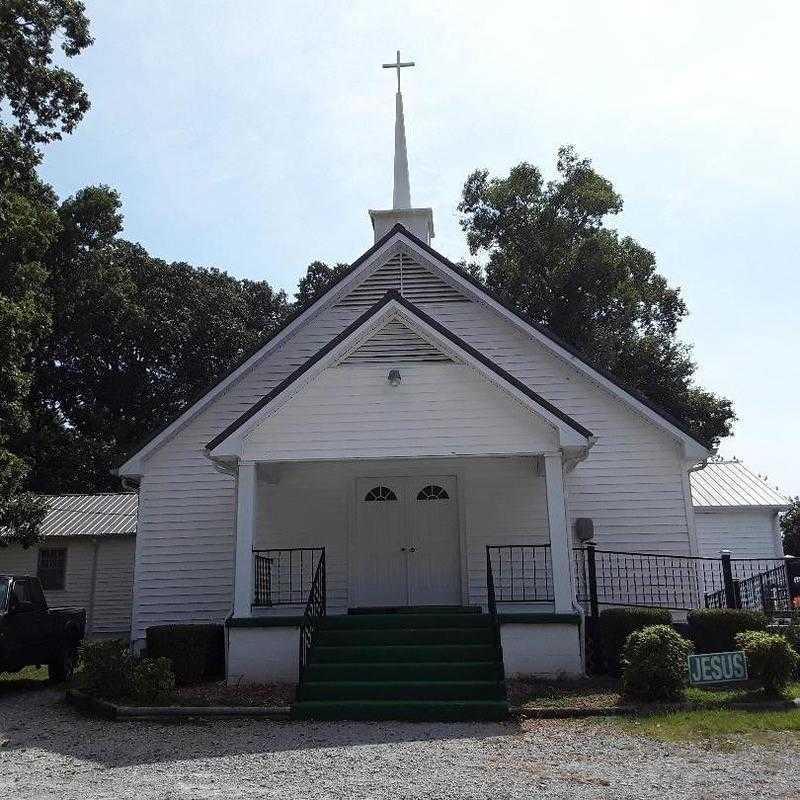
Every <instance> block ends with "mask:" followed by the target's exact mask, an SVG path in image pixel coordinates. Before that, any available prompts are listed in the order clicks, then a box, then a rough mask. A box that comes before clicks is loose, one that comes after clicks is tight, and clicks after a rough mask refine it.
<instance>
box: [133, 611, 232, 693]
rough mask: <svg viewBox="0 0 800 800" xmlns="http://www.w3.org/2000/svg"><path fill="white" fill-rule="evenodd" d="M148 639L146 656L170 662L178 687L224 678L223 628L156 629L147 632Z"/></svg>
mask: <svg viewBox="0 0 800 800" xmlns="http://www.w3.org/2000/svg"><path fill="white" fill-rule="evenodd" d="M146 636H147V655H148V656H150V657H152V658H167V659H169V660H170V662H171V663H172V671H173V672H174V673H175V683H176V684H178V686H188V685H191V684H193V683H200V682H202V681H204V680H213V679H216V678H221V677H223V676H224V674H225V633H224V630H223V628H222V625H156V626H154V627H152V628H148V629H147V633H146Z"/></svg>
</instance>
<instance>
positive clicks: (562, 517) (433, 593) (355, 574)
mask: <svg viewBox="0 0 800 800" xmlns="http://www.w3.org/2000/svg"><path fill="white" fill-rule="evenodd" d="M393 66H397V67H398V78H399V66H400V64H399V54H398V65H393ZM396 103H397V108H396V113H397V119H396V128H395V155H394V197H393V204H392V208H390V209H386V210H372V211H370V212H369V215H370V218H371V222H372V229H373V234H374V239H373V244H372V246H370V247H369V249H367V250H366V252H364V253H363V254H362V255H360V256H359V257H358V258H357V259H356V260H355V261H354V262H353V263H352V265H351V267H350V268H349V270H348V271H347V272H346V273H345V274H344V276H343V277H342V278H341V279H340V280H338V281H337V282H336V283H335V284H334V285H333V286H331V287H330V288H329V289H328V290H327V291H326V292H325V293H324V294H323V295H322V296H321V297H319V298H317V299H316V300H315V301H314V302H312V303H311V304H310V305H308V306H307V307H305V308H302V309H301V310H300V311H298V313H296V314H295V316H294V317H293V318H292V319H291V320H290V321H288V322H287V324H285V325H284V327H283V328H282V329H281V330H279V331H278V332H277V333H275V334H274V335H272V336H271V337H270V338H269V339H268V340H267V341H265V342H264V343H263V345H262V346H261V347H260V349H258V351H257V352H255V353H253V354H252V355H251V356H250V357H249V358H247V360H246V361H244V363H242V364H241V365H239V366H238V367H237V368H236V369H234V370H233V371H232V372H230V374H228V375H227V376H225V377H224V378H222V379H221V380H220V381H219V382H218V383H217V384H216V385H215V386H213V387H212V388H210V389H209V390H208V391H207V393H206V394H205V395H204V396H203V397H202V398H201V399H200V400H198V401H197V402H195V403H194V404H193V405H191V407H189V408H187V409H185V410H184V411H183V413H182V414H181V415H180V416H179V417H178V418H177V419H175V420H174V421H173V422H172V423H171V424H170V425H168V426H167V427H166V428H165V429H163V430H161V431H160V432H158V433H157V434H156V435H154V436H153V437H152V438H151V439H150V440H149V441H148V442H147V443H146V444H145V445H144V446H143V447H142V448H141V449H140V450H139V451H138V452H136V453H135V454H134V455H133V456H132V457H131V458H130V459H129V460H128V461H126V462H125V464H123V465H122V466H121V467H120V468H119V470H118V474H119V475H120V476H122V477H124V478H126V479H128V480H131V481H134V482H137V483H138V484H139V495H140V497H139V520H138V533H137V538H136V565H135V585H134V600H133V622H132V638H133V640H134V641H137V642H140V641H141V640H142V639H143V637H144V635H145V630H146V629H147V627H148V626H151V625H156V624H164V623H173V622H208V621H213V622H223V621H224V622H225V623H226V626H227V634H228V636H227V643H228V644H227V646H228V653H227V670H228V676H229V678H230V679H232V680H242V679H243V680H245V681H296V680H297V679H298V675H299V670H300V669H303V670H309V674H308V675H306V676H305V678H304V680H307V681H309V684H313V683H314V682H315V681H317V682H319V685H322V684H324V683H326V682H327V683H330V681H332V680H334V675H336V676H338V677H336V678H335V679H336V680H344V681H345V682H346V683H347V685H348V686H349V687H350V689H348V691H350V692H351V694H345V695H344V696H345V697H347V698H349V699H350V700H353V701H354V702H355V700H356V699H358V698H362V699H364V698H367V701H368V702H372V700H374V699H375V697H374V696H373V695H369V693H368V692H367V690H366V689H364V688H363V682H364V681H366V680H368V679H369V676H374V675H383V676H384V677H386V679H387V680H389V679H391V680H400V679H401V678H402V673H403V671H404V670H403V665H404V664H409V665H412V666H410V667H409V669H412V667H414V668H418V669H420V670H421V672H420V673H419V674H423V673H424V672H425V670H423V669H422V668H421V667H420V663H422V662H424V663H428V664H429V665H432V666H431V668H430V669H429V670H428V671H429V672H437V670H438V673H437V674H441V675H452V676H456V673H458V667H463V669H462V671H461V673H459V675H461V677H462V678H463V677H464V670H466V671H467V672H469V669H467V667H469V665H470V664H474V665H480V664H483V665H484V666H483V668H482V669H481V668H479V667H478V666H476V667H475V669H474V670H473V671H472V672H469V675H470V676H471V677H474V678H475V681H473V682H474V683H476V684H477V683H480V682H481V681H483V682H484V683H485V679H486V678H487V675H488V676H489V680H494V677H492V676H496V675H497V674H498V673H497V671H496V670H495V671H494V672H493V671H492V670H491V669H490V668H489V667H488V666H487V665H488V664H490V662H493V661H497V660H498V659H500V660H501V662H502V664H501V667H500V672H499V674H500V675H502V674H503V672H504V673H505V675H514V674H538V675H550V676H554V675H563V674H579V673H582V671H583V669H584V661H583V659H584V653H583V645H582V636H581V622H582V614H583V611H582V608H581V606H580V605H579V604H578V603H577V602H576V580H577V578H576V574H575V573H576V569H575V559H574V555H573V548H574V546H575V544H576V542H577V539H576V534H575V521H576V520H578V519H588V520H591V521H592V524H593V528H594V538H595V541H596V543H597V545H598V547H607V548H609V549H613V550H621V551H645V552H649V553H671V554H685V555H697V554H698V543H697V536H696V523H695V515H694V512H693V507H692V498H691V492H690V482H689V473H690V470H692V469H693V468H694V467H697V466H698V465H700V464H702V463H703V462H704V461H705V460H706V459H708V458H709V456H710V455H711V453H710V452H709V450H708V449H707V448H706V447H705V446H704V445H703V443H701V442H700V441H698V440H697V439H696V438H695V437H694V436H693V435H692V434H691V432H690V431H689V430H688V429H687V428H686V427H685V426H683V425H682V424H681V423H680V421H679V420H676V419H674V418H673V417H671V416H670V415H669V414H667V413H666V412H665V411H663V410H662V409H660V408H659V407H658V406H657V405H656V404H654V403H653V402H650V401H649V400H648V399H646V398H644V397H642V396H641V395H639V394H637V393H636V392H635V391H633V390H631V389H629V388H626V387H625V386H624V385H622V383H621V382H620V381H619V380H617V379H616V378H615V377H614V376H613V375H610V374H607V373H605V372H603V371H601V370H599V369H597V368H596V367H594V366H592V364H591V363H589V362H588V361H587V360H586V359H585V358H584V357H582V356H581V354H580V353H578V352H576V351H575V350H574V349H573V348H571V347H570V346H569V345H568V344H567V343H565V342H564V341H561V340H559V339H558V338H557V337H556V336H555V335H554V334H552V333H551V332H549V331H548V330H546V329H545V328H543V327H542V326H540V325H537V324H535V323H533V322H531V321H530V320H527V319H525V318H523V317H521V316H520V315H519V314H518V313H516V312H515V311H514V309H512V308H509V307H508V306H506V305H504V304H503V303H502V302H500V301H499V300H498V299H497V298H496V297H493V296H492V295H491V294H489V293H487V291H486V289H485V288H484V287H483V286H481V285H480V284H479V283H478V282H476V281H475V280H474V279H472V278H471V277H470V276H469V275H467V274H465V273H464V272H463V271H462V270H460V269H459V268H457V267H456V266H455V265H453V264H452V263H451V262H450V261H448V260H447V258H446V257H445V256H444V255H442V254H440V253H438V252H437V251H436V250H435V249H433V248H432V246H431V240H432V239H433V236H434V225H433V212H432V210H431V209H430V208H426V207H419V206H413V205H412V203H411V196H410V189H409V174H408V164H407V157H406V142H405V127H404V119H403V106H402V96H401V94H400V91H399V81H398V92H397V95H396ZM583 524H585V523H583ZM487 548H489V549H487ZM487 555H488V558H487ZM487 561H488V562H489V563H490V564H491V567H492V569H491V570H489V569H487ZM514 570H516V575H515V576H512V577H511V578H509V574H510V573H511V572H513V571H514ZM509 580H512V581H517V582H519V581H522V583H524V584H525V585H524V586H523V594H522V601H523V602H514V603H510V602H508V603H507V602H504V587H505V586H506V584H507V582H508V581H509ZM492 584H494V585H492ZM515 599H516V600H517V601H519V599H520V598H519V597H516V598H515ZM489 611H492V612H495V613H494V614H493V615H492V616H491V619H489V614H488V613H487V612H489ZM304 613H306V623H305V627H303V624H304V623H303V615H304ZM426 614H427V615H428V616H426ZM321 620H324V622H321ZM406 620H407V621H406ZM479 620H480V622H479ZM395 621H396V622H395ZM492 624H495V626H496V627H495V628H492ZM473 628H474V630H473ZM493 630H497V631H499V636H498V637H495V636H494V635H493V634H492V631H493ZM381 631H383V633H381ZM426 631H427V633H426ZM459 631H462V632H463V633H464V635H463V636H462V635H461V634H459ZM470 631H472V633H469V632H470ZM476 631H477V633H476ZM467 634H469V635H467ZM473 634H474V635H473ZM315 636H316V639H315ZM303 637H305V640H303V641H301V639H303ZM415 647H416V648H417V649H418V651H419V652H418V653H417V655H418V657H419V658H418V660H415V655H414V648H415ZM315 648H317V651H318V652H316V651H315ZM347 648H350V649H349V650H348V649H347ZM404 648H405V649H404ZM437 648H438V650H437ZM448 648H449V649H448ZM470 648H472V649H470ZM359 659H361V661H360V662H359ZM448 664H451V667H452V668H450V669H449V668H448V666H447V665H448ZM433 666H436V669H433ZM348 669H349V672H348ZM487 670H488V672H487ZM412 671H413V669H412ZM309 676H310V677H309ZM301 677H302V676H301ZM312 677H313V680H312V679H311V678H312ZM356 684H358V685H360V686H361V689H359V690H357V689H354V688H352V687H353V686H355V685H356ZM383 691H384V690H383V689H381V692H383ZM387 691H388V690H387ZM404 691H406V695H408V696H410V697H412V699H413V697H414V695H413V694H408V693H409V692H410V691H411V690H410V689H408V688H407V689H406V690H404ZM420 691H421V690H420ZM470 691H472V692H473V693H477V692H478V689H476V688H474V687H473V689H471V690H470ZM359 692H360V693H359ZM379 694H380V693H379ZM406 695H403V696H406ZM324 696H325V695H324V692H322V691H321V690H320V693H319V694H314V692H313V691H311V690H309V692H308V693H307V694H306V699H307V700H309V702H311V701H314V699H315V698H316V699H317V700H319V699H320V698H323V697H324ZM424 696H425V697H428V696H429V695H424ZM470 696H472V695H470ZM475 696H476V697H477V696H478V695H477V694H475ZM380 697H381V698H385V697H386V695H385V694H380ZM301 699H302V698H301ZM461 699H462V700H464V701H465V702H467V700H468V698H461ZM473 699H474V698H473ZM469 702H471V701H469Z"/></svg>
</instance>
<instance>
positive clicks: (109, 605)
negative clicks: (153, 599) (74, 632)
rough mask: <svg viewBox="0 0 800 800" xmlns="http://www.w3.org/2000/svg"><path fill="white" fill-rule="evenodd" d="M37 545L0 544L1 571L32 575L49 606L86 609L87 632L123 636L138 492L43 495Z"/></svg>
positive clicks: (126, 630) (127, 629) (130, 585)
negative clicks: (45, 508)
mask: <svg viewBox="0 0 800 800" xmlns="http://www.w3.org/2000/svg"><path fill="white" fill-rule="evenodd" d="M45 499H46V501H47V505H48V509H49V510H48V513H47V516H46V517H45V519H44V522H43V524H42V533H43V535H44V539H43V541H42V543H41V544H40V545H38V546H33V547H28V548H23V547H21V546H19V545H10V546H8V547H0V574H12V575H36V576H37V577H38V578H39V579H40V580H41V582H42V587H43V588H44V590H45V595H46V596H47V602H48V604H49V605H52V606H80V607H82V608H85V609H86V615H87V636H89V637H96V638H109V637H116V636H119V637H124V638H128V636H129V635H130V630H131V604H132V599H133V564H134V557H135V552H136V522H137V507H138V499H139V498H138V495H136V494H133V493H124V494H63V495H47V496H46V497H45Z"/></svg>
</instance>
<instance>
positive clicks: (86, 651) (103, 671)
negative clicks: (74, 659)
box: [75, 639, 134, 700]
mask: <svg viewBox="0 0 800 800" xmlns="http://www.w3.org/2000/svg"><path fill="white" fill-rule="evenodd" d="M133 658H134V656H133V654H132V653H131V652H130V650H129V649H128V645H127V643H126V642H123V641H121V640H117V639H109V640H107V641H100V642H83V643H82V644H81V646H80V648H79V650H78V669H77V671H76V673H75V684H76V686H77V687H78V689H80V690H81V691H82V692H86V694H90V695H92V696H93V697H103V698H105V699H106V700H116V699H117V698H120V697H125V696H126V695H128V694H129V693H130V677H131V670H132V661H133Z"/></svg>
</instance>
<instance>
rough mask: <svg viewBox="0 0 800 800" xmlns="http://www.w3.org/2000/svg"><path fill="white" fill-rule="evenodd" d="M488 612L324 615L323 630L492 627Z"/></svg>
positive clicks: (321, 626) (321, 623)
mask: <svg viewBox="0 0 800 800" xmlns="http://www.w3.org/2000/svg"><path fill="white" fill-rule="evenodd" d="M491 626H492V619H491V617H490V616H489V615H488V614H472V613H469V614H452V613H448V614H445V613H441V614H347V615H346V614H339V615H336V616H331V617H323V618H322V620H321V621H320V629H321V630H361V629H363V628H491Z"/></svg>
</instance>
